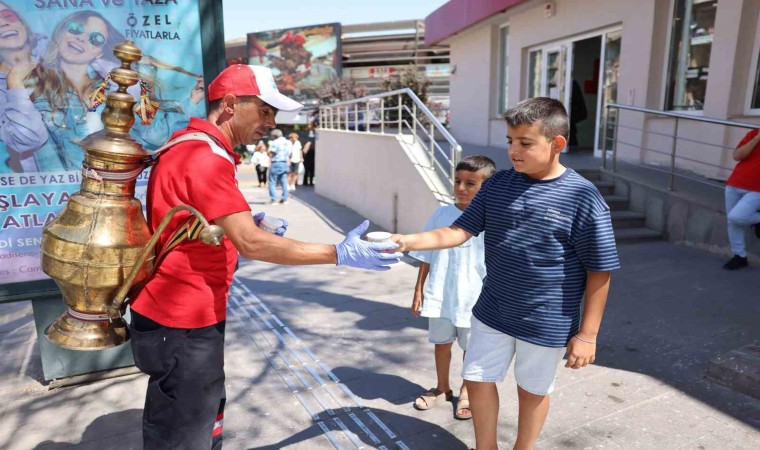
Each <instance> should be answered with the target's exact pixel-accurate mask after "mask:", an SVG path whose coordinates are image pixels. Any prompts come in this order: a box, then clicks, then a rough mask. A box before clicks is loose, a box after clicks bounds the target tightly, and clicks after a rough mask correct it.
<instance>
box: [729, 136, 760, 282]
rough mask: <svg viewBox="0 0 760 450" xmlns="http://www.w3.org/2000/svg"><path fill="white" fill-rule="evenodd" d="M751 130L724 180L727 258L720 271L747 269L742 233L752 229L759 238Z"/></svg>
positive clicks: (759, 152)
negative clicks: (728, 243)
mask: <svg viewBox="0 0 760 450" xmlns="http://www.w3.org/2000/svg"><path fill="white" fill-rule="evenodd" d="M758 131H759V130H752V131H750V132H749V133H747V135H746V136H744V139H742V140H741V142H739V146H738V147H736V150H734V154H733V157H734V160H736V161H739V162H738V163H737V164H736V167H734V171H733V172H732V173H731V176H730V177H729V178H728V180H727V181H726V216H727V217H728V241H729V242H730V243H731V251H732V252H733V254H734V257H733V258H731V260H729V261H728V262H727V263H726V264H724V265H723V268H724V269H726V270H736V269H740V268H742V267H747V266H748V265H749V264H748V262H747V246H746V243H745V240H744V231H745V229H746V228H747V227H748V226H750V225H751V226H753V227H754V229H755V236H757V237H758V238H760V133H758Z"/></svg>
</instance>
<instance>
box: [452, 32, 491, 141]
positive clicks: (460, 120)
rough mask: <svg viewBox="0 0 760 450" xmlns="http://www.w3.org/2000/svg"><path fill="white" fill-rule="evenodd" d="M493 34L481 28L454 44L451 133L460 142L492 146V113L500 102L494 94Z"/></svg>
mask: <svg viewBox="0 0 760 450" xmlns="http://www.w3.org/2000/svg"><path fill="white" fill-rule="evenodd" d="M492 33H493V30H492V29H491V28H490V27H481V28H478V29H475V30H473V31H472V32H465V33H464V34H462V35H461V36H459V37H458V38H457V39H455V40H453V41H452V43H451V47H450V49H449V50H450V52H451V53H450V55H451V59H450V61H451V64H452V67H454V66H456V72H455V73H452V74H451V77H450V78H449V92H450V98H451V101H450V106H449V111H450V114H451V130H452V133H453V135H454V136H455V137H456V139H457V140H458V141H460V142H466V143H468V144H476V145H488V140H489V127H488V120H489V111H490V110H491V102H492V101H496V100H495V99H494V98H493V97H495V94H494V93H492V92H491V85H492V82H493V81H492V80H491V72H492V55H493V52H492V49H491V44H492V43H491V41H492Z"/></svg>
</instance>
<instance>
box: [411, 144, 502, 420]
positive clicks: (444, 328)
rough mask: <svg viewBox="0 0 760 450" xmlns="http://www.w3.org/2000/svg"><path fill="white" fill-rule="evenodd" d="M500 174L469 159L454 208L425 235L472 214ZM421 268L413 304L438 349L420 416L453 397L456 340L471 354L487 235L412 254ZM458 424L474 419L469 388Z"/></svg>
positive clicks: (459, 173)
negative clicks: (489, 182)
mask: <svg viewBox="0 0 760 450" xmlns="http://www.w3.org/2000/svg"><path fill="white" fill-rule="evenodd" d="M495 171H496V165H495V164H494V162H493V161H492V160H491V159H490V158H487V157H485V156H468V157H467V158H464V159H463V160H462V161H461V162H460V163H459V164H457V166H456V171H455V176H454V195H455V197H456V203H455V204H454V205H446V206H441V207H440V208H438V209H437V210H435V212H434V213H433V215H432V216H431V217H430V219H428V222H427V223H426V224H425V229H424V231H429V230H433V229H436V228H439V227H447V226H450V225H451V224H452V223H454V221H455V220H456V219H457V218H459V216H460V215H461V214H462V211H464V210H465V208H467V205H469V204H470V202H471V201H472V199H473V198H474V197H475V194H477V193H478V191H479V190H480V186H481V184H482V183H483V182H484V181H485V180H487V179H488V178H490V177H491V175H493V174H494V172H495ZM409 255H410V256H412V257H413V258H416V259H418V260H419V261H420V262H421V264H420V270H419V274H418V276H417V284H416V286H415V288H414V299H413V300H412V314H414V315H415V316H420V315H421V316H423V317H428V320H429V323H428V341H429V342H430V343H432V344H435V369H436V374H437V378H438V383H437V385H436V387H434V388H431V389H429V390H428V391H427V392H424V393H422V394H420V396H419V397H417V399H416V400H415V402H414V407H415V408H417V409H419V410H426V409H430V408H432V407H433V406H436V405H437V404H439V403H443V402H445V401H447V400H450V399H451V398H452V396H453V393H452V391H451V388H450V386H449V369H450V366H451V347H452V345H453V344H454V341H455V340H456V341H457V342H458V343H459V347H460V348H461V349H462V350H463V351H465V352H466V351H467V341H468V339H469V336H470V318H471V317H472V307H473V306H474V305H475V302H476V301H477V299H478V296H479V295H480V290H481V288H482V286H483V278H485V276H486V267H485V252H484V242H483V235H482V234H481V235H480V236H475V237H473V238H471V239H470V240H468V241H467V242H465V243H464V244H462V245H460V246H459V247H454V248H450V249H446V250H437V251H416V252H410V253H409ZM455 417H456V418H457V419H470V418H472V414H471V412H470V403H469V399H468V396H467V388H466V387H465V386H464V384H463V385H462V387H461V389H460V391H459V398H458V401H457V406H456V413H455Z"/></svg>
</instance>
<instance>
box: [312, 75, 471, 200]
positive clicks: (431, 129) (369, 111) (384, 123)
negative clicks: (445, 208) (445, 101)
mask: <svg viewBox="0 0 760 450" xmlns="http://www.w3.org/2000/svg"><path fill="white" fill-rule="evenodd" d="M389 98H390V99H393V100H394V101H395V104H393V105H392V106H389V105H387V103H389V102H387V99H389ZM405 98H408V99H411V102H407V103H405V102H404V99H405ZM394 101H392V102H390V103H394ZM408 103H411V108H410V107H409V105H408ZM319 124H320V128H322V129H325V130H342V131H352V132H357V133H379V134H389V133H393V134H409V135H411V136H412V137H413V138H414V139H415V140H420V141H421V143H422V144H423V145H425V148H426V150H427V154H428V156H429V160H428V165H427V166H425V167H427V168H428V169H430V170H433V171H440V172H441V173H442V174H443V176H442V177H441V178H442V179H443V180H444V181H446V182H447V183H448V184H449V186H448V187H449V188H451V189H453V186H454V172H455V169H456V165H457V164H458V163H459V161H460V160H461V159H462V146H460V145H459V143H458V142H457V141H456V139H454V137H453V136H451V133H449V131H448V130H447V129H446V128H445V127H444V126H443V125H442V124H441V122H440V121H439V120H438V118H437V117H436V116H435V115H434V114H433V113H432V112H431V111H430V109H428V107H427V106H426V105H425V104H424V103H423V102H422V100H420V99H419V97H417V95H416V94H415V93H414V92H413V91H412V90H411V89H409V88H404V89H398V90H395V91H390V92H384V93H381V94H374V95H368V96H366V97H361V98H356V99H353V100H346V101H342V102H337V103H330V104H327V105H321V106H320V108H319ZM436 131H437V132H438V134H439V135H440V136H441V137H442V141H441V143H443V145H444V146H445V145H447V144H448V152H447V151H445V150H444V149H443V148H442V147H441V143H439V141H437V140H436ZM451 189H450V190H449V192H446V193H443V194H445V195H449V196H450V195H451V192H452V190H451Z"/></svg>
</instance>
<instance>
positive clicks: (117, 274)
mask: <svg viewBox="0 0 760 450" xmlns="http://www.w3.org/2000/svg"><path fill="white" fill-rule="evenodd" d="M114 55H116V57H117V58H119V60H121V62H122V64H121V67H118V68H116V69H114V70H112V71H111V75H110V78H111V80H112V81H113V82H114V83H116V84H117V85H118V89H117V90H116V91H115V92H111V93H109V94H108V96H107V99H106V107H105V109H104V111H103V114H102V115H101V120H102V122H103V126H104V129H103V130H101V131H98V132H96V133H93V134H91V135H89V136H87V137H86V138H84V139H83V140H82V141H81V142H80V143H79V145H80V146H81V147H82V148H83V149H84V152H85V158H84V163H83V165H82V182H81V187H80V190H79V191H78V192H77V193H75V194H74V195H72V196H71V198H70V199H69V201H68V203H67V204H66V207H65V208H64V209H63V211H62V212H61V214H60V215H58V217H56V218H55V220H53V221H52V222H50V223H49V224H48V225H47V226H45V228H44V229H43V232H42V243H41V246H40V257H41V265H42V270H43V271H44V272H45V273H46V274H48V275H49V276H50V278H52V279H53V280H54V281H55V282H56V284H57V285H58V287H59V288H60V289H61V293H62V294H63V301H64V303H65V304H66V307H67V309H66V311H65V312H64V313H63V314H62V315H61V316H60V317H59V318H58V319H57V320H56V321H55V322H54V323H53V324H52V325H50V326H49V327H48V328H47V329H46V330H45V336H46V337H47V338H48V340H50V341H51V342H52V343H54V344H56V345H58V346H60V347H63V348H67V349H72V350H100V349H104V348H109V347H114V346H117V345H120V344H123V343H124V342H126V341H127V339H129V336H128V331H127V326H126V322H125V321H124V319H123V318H122V313H123V310H124V307H125V305H124V300H125V298H126V297H127V296H128V293H129V291H130V289H131V288H132V287H133V286H135V285H139V284H140V283H142V282H144V281H145V280H146V278H147V277H148V275H149V274H150V273H151V271H152V269H153V265H154V264H155V263H156V262H155V258H154V256H153V248H154V246H155V243H156V241H157V239H158V237H159V235H160V234H161V232H162V231H163V229H164V228H165V227H166V226H167V225H168V223H169V219H170V218H171V215H173V213H174V212H177V211H179V210H186V211H189V212H190V213H191V214H192V216H191V218H192V219H194V221H193V222H192V223H191V222H190V221H188V222H186V223H185V224H184V225H185V226H186V228H187V231H185V232H184V235H183V237H184V238H185V239H193V238H196V237H199V238H200V240H201V241H203V242H204V243H208V244H213V245H220V242H221V238H222V232H221V228H220V227H218V226H216V225H211V226H209V224H208V222H207V221H206V220H205V219H204V218H203V217H202V216H201V215H200V214H199V213H198V212H197V211H196V210H194V209H193V208H191V207H189V206H186V205H180V206H179V207H177V208H175V209H173V210H172V211H171V212H170V214H169V215H167V217H165V218H164V220H163V221H162V223H161V225H160V226H159V227H158V229H157V230H156V234H155V235H154V236H153V237H151V232H150V230H149V227H148V224H147V222H146V221H145V217H144V216H143V211H142V204H141V203H140V201H139V200H137V199H136V198H135V185H136V183H137V178H138V176H139V175H140V173H142V172H143V170H144V169H145V168H146V167H147V166H148V165H150V164H151V162H152V161H153V158H152V156H151V153H150V152H148V151H147V150H145V149H144V148H143V147H142V146H141V145H140V144H139V143H138V142H137V141H135V139H133V138H132V137H131V136H130V135H129V130H130V129H131V128H132V125H134V122H135V117H134V112H133V109H134V106H135V103H136V100H135V98H134V97H132V95H130V94H129V93H127V88H128V87H129V86H132V85H135V84H137V83H138V82H139V77H138V74H137V72H135V71H133V70H132V69H131V64H132V63H134V62H137V61H140V59H141V58H142V52H141V51H140V49H139V48H137V47H136V46H135V45H134V44H133V43H132V42H130V41H127V42H125V43H122V44H120V45H117V46H116V47H115V48H114ZM190 225H192V226H193V227H192V228H193V231H190V228H191V227H190ZM175 234H176V233H175Z"/></svg>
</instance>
